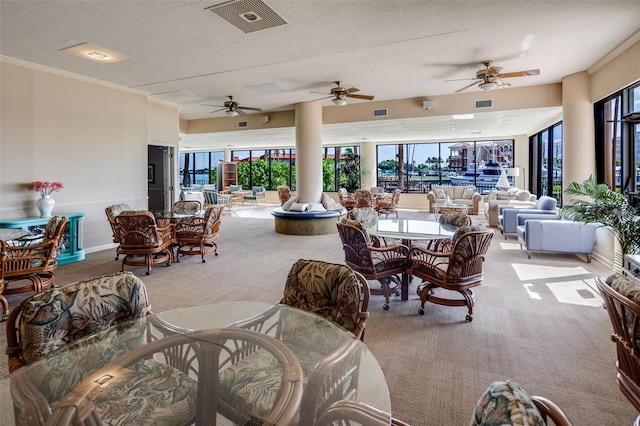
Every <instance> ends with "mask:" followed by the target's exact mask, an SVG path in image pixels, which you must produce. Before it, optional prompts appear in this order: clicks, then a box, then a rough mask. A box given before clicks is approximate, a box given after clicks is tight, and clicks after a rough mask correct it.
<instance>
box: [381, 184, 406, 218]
mask: <svg viewBox="0 0 640 426" xmlns="http://www.w3.org/2000/svg"><path fill="white" fill-rule="evenodd" d="M400 194H402V191H401V190H399V189H394V190H393V193H392V194H391V196H388V195H378V196H377V197H376V210H377V211H378V214H379V215H382V214H383V215H385V218H386V217H389V213H391V214H395V215H396V217H398V202H400Z"/></svg>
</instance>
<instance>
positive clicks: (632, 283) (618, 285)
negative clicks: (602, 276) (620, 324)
mask: <svg viewBox="0 0 640 426" xmlns="http://www.w3.org/2000/svg"><path fill="white" fill-rule="evenodd" d="M606 283H607V284H609V286H611V288H612V289H613V290H615V291H617V292H618V293H620V294H621V295H623V296H625V297H626V298H628V299H629V300H632V301H633V302H635V303H637V304H639V305H640V283H639V282H638V281H636V280H635V279H634V278H631V277H630V276H625V275H622V274H618V273H615V274H611V275H609V276H608V277H607V279H606ZM625 314H626V317H627V321H626V322H625V324H626V325H627V327H628V330H627V333H629V334H633V330H632V328H633V322H634V320H635V314H634V312H633V311H632V310H631V309H626V310H625ZM637 337H638V346H639V348H638V349H639V350H640V336H637Z"/></svg>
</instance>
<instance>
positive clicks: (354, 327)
mask: <svg viewBox="0 0 640 426" xmlns="http://www.w3.org/2000/svg"><path fill="white" fill-rule="evenodd" d="M369 294H370V290H369V284H368V283H367V280H366V278H365V277H364V276H362V274H360V273H358V272H356V271H354V270H353V269H351V268H349V267H348V266H345V265H338V264H335V263H329V262H324V261H321V260H305V259H299V260H298V261H297V262H296V263H294V264H293V266H292V267H291V270H290V271H289V275H288V276H287V282H286V283H285V287H284V293H283V297H282V300H280V303H282V304H285V305H289V306H293V307H295V308H298V309H302V310H304V311H307V312H312V313H314V314H318V315H321V316H323V317H325V318H327V319H328V320H330V321H333V322H335V323H336V324H338V325H339V326H340V327H342V328H344V329H345V330H347V331H350V332H351V333H353V334H354V335H355V336H356V337H357V338H359V339H360V340H364V331H365V323H366V320H367V318H368V317H369V311H368V306H369Z"/></svg>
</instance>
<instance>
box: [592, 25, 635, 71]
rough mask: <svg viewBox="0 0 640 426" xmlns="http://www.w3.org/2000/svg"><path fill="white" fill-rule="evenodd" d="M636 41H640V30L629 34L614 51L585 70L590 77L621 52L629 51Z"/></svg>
mask: <svg viewBox="0 0 640 426" xmlns="http://www.w3.org/2000/svg"><path fill="white" fill-rule="evenodd" d="M638 41H640V30H638V31H636V32H635V33H633V34H631V36H630V37H629V38H627V39H626V40H625V41H623V42H622V43H620V44H619V45H618V46H616V47H615V49H613V50H612V51H611V52H609V53H607V54H606V55H605V56H603V57H602V58H601V59H600V60H599V61H598V62H596V63H595V64H593V65H591V67H590V68H589V69H588V70H587V73H589V74H590V75H591V74H594V73H595V72H596V71H598V70H599V69H600V68H602V67H604V66H605V65H607V64H608V63H609V62H611V61H612V60H614V59H615V58H617V57H618V56H619V55H620V54H621V53H622V52H624V51H625V50H627V49H629V48H630V47H631V46H633V45H634V44H636V43H637V42H638Z"/></svg>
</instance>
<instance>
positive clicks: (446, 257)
mask: <svg viewBox="0 0 640 426" xmlns="http://www.w3.org/2000/svg"><path fill="white" fill-rule="evenodd" d="M492 238H493V231H488V230H486V229H485V228H484V227H483V226H478V225H471V226H461V227H459V228H458V229H457V230H456V231H455V233H454V234H453V236H452V237H451V243H450V244H447V245H442V250H443V251H432V250H428V249H426V248H424V247H420V246H417V247H412V248H411V250H410V251H409V259H408V273H409V274H410V275H409V276H416V277H418V278H422V279H423V280H424V281H423V282H422V283H421V284H420V285H419V286H418V289H417V293H418V295H419V296H420V302H421V303H420V308H419V309H418V313H419V314H420V315H424V308H425V305H426V303H427V302H432V303H435V304H438V305H444V306H466V307H467V309H468V314H467V316H466V319H467V321H472V320H473V306H474V300H475V294H474V293H473V290H472V289H471V288H472V287H475V286H479V285H480V284H482V278H483V275H482V264H483V262H484V256H485V254H486V252H487V250H488V249H489V244H490V243H491V239H492ZM438 288H441V289H444V290H446V291H454V292H458V293H460V295H462V298H457V299H450V298H446V297H443V296H438V295H436V292H435V291H434V290H435V289H438Z"/></svg>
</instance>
